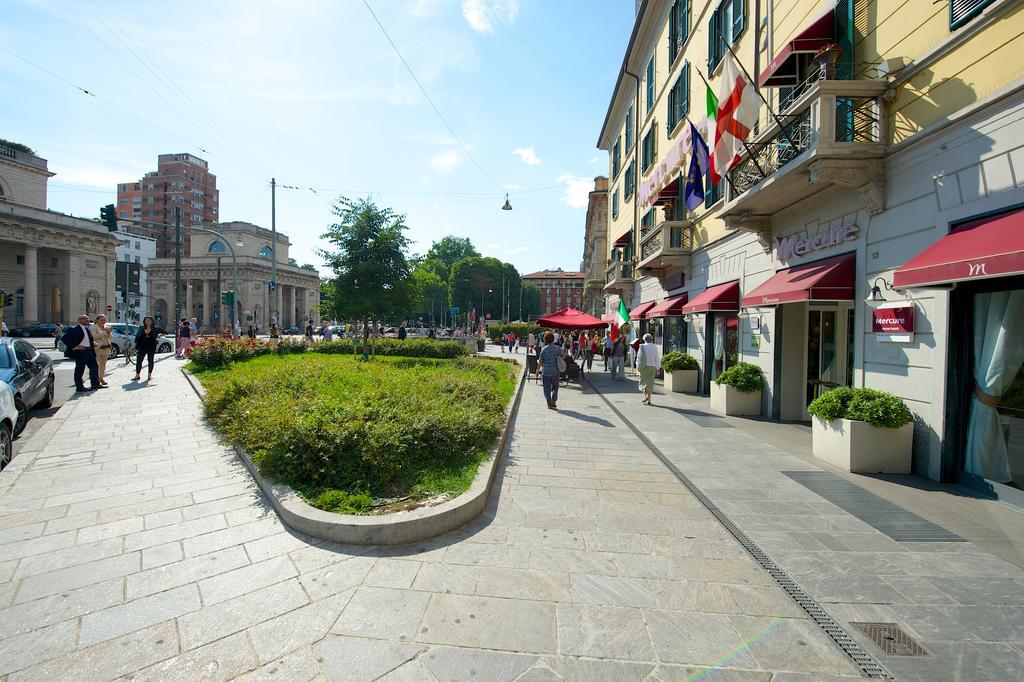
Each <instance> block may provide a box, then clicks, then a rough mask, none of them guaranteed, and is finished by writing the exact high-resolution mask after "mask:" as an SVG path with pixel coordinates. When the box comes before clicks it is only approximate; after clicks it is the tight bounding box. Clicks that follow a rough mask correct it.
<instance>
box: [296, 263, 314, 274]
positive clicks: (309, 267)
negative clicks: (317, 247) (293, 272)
mask: <svg viewBox="0 0 1024 682" xmlns="http://www.w3.org/2000/svg"><path fill="white" fill-rule="evenodd" d="M299 267H300V268H302V269H303V270H309V271H310V272H316V271H317V269H316V266H315V265H313V264H312V263H303V264H302V265H300V266H299Z"/></svg>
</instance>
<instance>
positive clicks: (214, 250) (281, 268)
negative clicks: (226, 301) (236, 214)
mask: <svg viewBox="0 0 1024 682" xmlns="http://www.w3.org/2000/svg"><path fill="white" fill-rule="evenodd" d="M210 228H211V229H214V230H216V231H217V232H220V233H221V234H223V235H224V237H225V238H226V239H227V240H229V241H230V245H228V244H225V243H224V241H222V240H221V239H220V238H219V237H217V236H215V235H212V234H207V233H203V232H195V233H194V234H192V254H191V255H189V256H183V257H182V259H181V294H180V298H181V307H182V312H181V316H182V317H189V318H192V317H194V318H196V319H197V320H199V322H200V323H201V324H202V325H203V327H205V328H206V329H223V328H224V326H225V325H227V324H228V321H229V319H230V308H228V309H225V308H224V306H222V305H221V295H222V294H223V292H225V291H228V290H230V289H231V288H232V281H231V280H232V274H231V249H234V251H235V256H236V258H237V259H238V292H237V295H236V296H235V302H236V304H237V306H238V319H239V321H240V322H241V323H242V326H243V327H245V326H247V325H248V324H249V323H252V324H256V325H259V328H260V330H264V329H267V328H268V327H269V326H270V322H271V320H272V318H276V320H277V321H278V322H280V324H282V325H283V326H286V327H287V326H291V325H296V326H300V327H301V326H302V325H304V324H305V322H306V321H307V320H314V321H316V320H319V311H318V309H319V307H320V276H319V274H318V273H317V272H316V271H314V270H306V269H304V268H299V267H295V266H294V265H289V264H288V247H289V246H291V244H290V243H289V242H288V237H287V236H286V235H284V234H281V233H280V232H278V233H277V295H276V296H274V295H273V294H272V293H271V292H270V288H269V286H268V285H269V283H270V273H271V261H270V259H271V255H272V253H273V250H272V249H271V232H270V230H268V229H266V228H263V227H260V226H258V225H253V224H252V223H245V222H229V223H221V224H219V225H211V226H210ZM239 243H241V245H239ZM172 253H173V252H172ZM146 271H147V273H148V275H149V291H150V298H151V308H150V311H151V313H150V314H152V315H153V317H154V318H156V319H157V321H158V322H159V323H160V324H161V325H162V326H164V327H165V328H166V327H167V325H168V324H169V321H170V320H171V319H172V318H173V315H174V258H173V257H171V258H162V257H161V258H154V259H152V260H150V261H149V265H148V267H147V268H146Z"/></svg>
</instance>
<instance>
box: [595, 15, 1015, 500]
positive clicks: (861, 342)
mask: <svg viewBox="0 0 1024 682" xmlns="http://www.w3.org/2000/svg"><path fill="white" fill-rule="evenodd" d="M1022 48H1024V2H1020V1H1019V0H1016V1H1008V0H1002V1H1000V0H988V1H985V0H980V1H978V0H953V1H951V2H950V1H947V2H939V3H933V2H931V1H930V0H928V1H925V0H910V1H909V2H886V1H870V2H869V1H866V0H865V1H861V0H839V1H838V2H836V1H835V0H832V1H822V0H784V1H783V0H774V1H773V0H762V1H759V0H715V1H712V2H703V1H701V0H690V2H687V1H686V0H675V1H673V0H646V1H645V2H642V3H640V4H639V6H638V9H637V14H636V20H635V23H634V25H633V27H632V32H631V34H630V37H629V43H628V46H627V49H626V53H625V55H624V58H623V62H622V67H621V69H620V73H619V77H618V80H617V82H616V85H615V88H614V90H613V91H612V92H611V93H610V95H611V96H610V101H609V105H608V109H607V113H606V116H605V120H604V123H603V125H602V129H601V131H600V134H599V139H598V145H597V146H598V147H599V148H600V149H602V150H605V151H607V152H608V154H609V176H608V177H609V222H608V240H607V242H608V245H609V246H608V258H607V262H606V272H605V286H604V292H605V303H606V310H607V311H609V312H610V311H613V310H615V309H616V308H617V306H618V302H619V300H620V299H621V300H623V301H624V302H625V303H626V306H627V307H628V308H629V309H630V310H631V311H632V313H633V317H634V319H635V320H636V322H637V326H638V327H639V328H640V329H641V330H643V331H650V332H651V333H653V334H654V335H655V336H656V337H657V338H658V341H659V342H660V343H661V345H662V347H663V349H664V350H665V351H670V350H681V351H685V352H689V353H691V354H692V355H694V356H695V357H696V358H697V359H698V361H699V362H700V364H701V367H702V370H701V380H700V385H701V390H702V392H704V393H707V392H709V391H710V387H711V382H712V380H713V379H714V378H715V377H716V376H717V374H719V373H720V372H722V371H724V370H725V369H726V368H728V366H729V365H731V364H735V363H737V362H751V363H754V364H756V365H758V366H759V367H760V368H761V370H762V372H763V374H764V377H765V390H764V391H763V392H762V406H761V407H762V409H761V414H762V415H764V416H766V417H770V418H776V419H783V420H796V421H808V422H809V421H810V416H809V415H808V413H807V405H808V404H809V403H810V402H811V401H812V400H813V399H814V398H815V397H817V396H818V395H821V393H822V392H824V391H827V390H830V389H831V388H834V387H836V386H844V385H848V386H867V387H872V388H878V389H881V390H886V391H890V392H892V393H895V394H896V395H898V396H900V397H901V398H903V399H904V401H905V402H906V403H907V405H908V406H909V407H910V408H911V410H912V411H913V412H914V414H915V418H916V422H917V428H916V430H915V435H914V445H913V470H914V471H915V472H918V473H921V474H924V475H926V476H928V477H930V478H933V479H937V480H947V479H957V480H963V481H966V482H975V483H979V484H980V485H992V484H993V483H995V484H1000V485H1005V486H1008V488H1006V491H1007V494H1008V495H1009V496H1010V497H1013V496H1014V495H1015V494H1016V493H1018V492H1020V489H1021V488H1024V445H1018V443H1024V440H1022V439H1019V438H1018V436H1013V437H1012V438H1011V437H1010V436H1009V435H1007V436H1006V438H1005V439H1004V441H1005V442H1004V443H1003V445H1002V446H1000V448H1001V449H1000V452H1002V451H1003V450H1005V451H1006V455H1005V459H1007V462H1008V463H1007V466H1003V467H996V468H992V467H988V466H987V465H985V466H982V465H978V464H977V463H972V462H971V461H970V459H971V455H970V449H971V447H973V446H972V445H971V442H970V441H971V438H973V437H974V436H972V435H970V434H969V433H968V432H971V433H974V430H975V429H974V426H972V425H971V420H976V419H978V418H979V417H978V415H979V414H981V412H982V408H980V407H978V406H977V405H975V404H974V403H972V400H973V399H972V398H971V397H970V395H969V394H970V390H964V389H963V388H962V385H963V384H964V383H965V382H964V380H963V379H964V377H963V374H964V373H967V374H968V375H970V373H971V371H972V370H971V367H972V366H973V367H978V366H980V365H979V363H982V364H984V363H983V361H982V360H979V359H978V358H981V357H982V350H981V346H982V345H984V344H981V342H978V343H979V344H981V345H979V346H978V347H974V346H972V343H973V342H971V343H969V342H963V341H961V339H962V338H963V337H964V336H971V334H970V329H967V328H964V326H963V325H965V324H968V325H969V324H971V320H976V321H977V320H981V319H982V318H983V317H984V316H985V315H986V314H989V313H988V312H986V309H985V305H986V303H985V301H987V300H988V299H986V298H984V297H985V296H989V295H998V296H1002V295H1003V293H997V292H1004V293H1005V292H1011V293H1012V292H1015V291H1018V290H1022V294H1021V296H1022V298H1021V302H1020V305H1021V306H1022V307H1021V310H1020V311H1019V312H1020V314H1021V316H1024V284H1022V281H1024V280H1022V279H1018V278H1019V277H1024V269H1022V271H1021V272H1017V271H1016V270H1014V269H1012V268H1011V269H1009V270H1006V271H1005V272H1001V273H1000V274H999V275H998V276H992V275H991V273H989V274H988V275H985V274H984V272H983V271H984V270H985V268H984V267H983V266H982V267H981V272H983V274H982V275H980V276H978V277H975V275H974V274H970V275H964V276H963V277H962V278H960V279H957V278H956V277H954V278H953V279H948V278H947V280H943V281H942V282H939V283H936V282H932V281H930V280H929V281H928V282H925V284H924V285H921V286H917V285H905V286H900V282H905V283H906V282H914V283H916V282H918V281H923V280H920V278H917V279H915V277H912V276H909V275H907V274H906V268H907V265H908V263H917V262H918V261H917V260H915V259H916V258H917V257H918V256H919V255H921V254H922V252H925V251H927V250H928V249H930V248H932V247H936V245H937V244H939V242H942V240H944V239H945V238H946V237H947V236H950V235H953V234H957V235H958V236H957V239H961V238H965V237H964V235H965V234H966V232H967V230H969V229H970V230H973V231H972V232H971V235H975V237H976V238H973V242H975V246H974V247H971V248H975V249H981V250H982V251H984V248H983V247H982V246H981V245H980V242H981V241H983V240H982V239H981V238H980V237H977V235H981V234H982V233H983V232H985V231H986V230H996V229H1004V230H1005V229H1010V228H991V227H984V228H983V229H975V227H976V225H978V224H980V223H984V222H985V221H989V220H994V219H995V218H994V217H998V218H999V219H1000V220H1002V221H1003V222H1004V223H1007V224H1013V225H1016V224H1018V223H1017V222H1015V221H1017V220H1018V218H1017V217H1015V216H1016V213H1017V212H1018V211H1019V210H1020V208H1021V207H1022V206H1024V144H1022V142H1021V141H1022V140H1024V88H1022V84H1024V62H1022V60H1021V59H1020V58H1019V55H1020V54H1024V52H1022ZM729 52H731V53H732V54H733V55H735V59H736V60H737V62H738V63H739V64H740V65H741V67H742V68H743V70H744V71H745V72H746V73H747V74H748V77H749V78H750V80H751V81H752V82H754V83H755V84H756V86H757V90H758V93H759V94H760V96H761V97H763V99H764V100H765V102H767V104H761V107H760V115H759V118H758V121H757V124H756V125H755V126H754V128H753V130H752V132H751V134H750V136H749V137H748V139H747V142H746V145H745V149H744V150H743V152H742V153H741V155H740V161H739V162H738V164H737V165H735V166H734V167H733V168H732V170H730V172H729V173H727V174H726V177H725V178H724V179H723V181H722V182H721V183H719V185H718V186H717V187H711V186H707V187H706V188H705V189H706V195H707V196H706V199H705V201H704V203H703V204H702V205H700V206H699V207H698V208H697V209H696V210H694V211H689V210H687V209H686V208H685V206H684V205H683V188H684V187H685V174H686V170H687V166H688V163H689V160H690V139H689V137H690V135H689V130H690V127H689V125H688V122H692V123H693V124H694V125H695V126H696V127H697V129H698V130H699V131H700V132H701V134H706V130H707V126H706V116H707V108H706V86H705V81H706V82H708V83H710V87H711V89H712V91H713V92H714V93H715V94H716V95H717V94H719V92H720V90H721V84H720V82H719V81H720V72H721V69H722V67H721V64H722V60H723V59H724V57H725V55H726V54H727V53H729ZM708 145H709V147H712V146H713V141H712V140H708ZM1021 215H1022V216H1024V213H1022V214H1021ZM1007 216H1009V217H1008V218H1007ZM1019 225H1020V227H1021V230H1022V231H1024V217H1021V218H1020V222H1019ZM1002 236H1003V237H1006V236H1007V233H1002ZM968 241H970V240H968ZM990 241H992V240H991V239H990ZM994 241H1003V242H1005V239H998V238H996V239H994ZM936 248H937V249H938V250H939V251H942V250H943V248H945V247H943V246H942V245H939V246H938V247H936ZM946 250H947V251H948V250H949V249H946ZM967 250H968V251H970V249H967ZM933 255H934V254H933ZM981 255H985V254H981ZM990 255H991V254H990ZM1003 255H1005V254H1003ZM1021 258H1022V259H1024V254H1022V255H1021ZM926 260H927V258H926ZM947 265H948V264H947ZM949 267H952V266H949ZM947 269H949V268H947ZM992 269H999V268H997V267H996V266H995V265H990V266H989V270H990V271H991V270H992ZM1004 270H1005V268H1004ZM808 273H810V274H808ZM812 280H813V282H815V283H816V284H814V285H812V284H799V283H800V282H805V283H806V282H809V281H812ZM961 280H962V281H961ZM982 280H983V281H982ZM894 285H895V286H894ZM876 286H877V287H878V288H879V291H880V297H881V298H887V299H888V302H887V303H885V304H884V305H885V306H895V305H897V304H899V305H902V306H904V307H906V308H907V309H910V310H912V311H913V313H914V316H913V317H914V321H915V324H914V325H913V326H914V328H913V331H912V332H911V333H908V334H899V335H893V334H883V333H880V332H879V330H878V326H877V321H878V320H877V318H878V317H879V316H878V315H877V314H876V313H875V312H874V311H875V310H876V309H875V308H873V307H872V306H870V305H868V304H867V303H865V298H867V297H868V294H869V293H870V292H871V291H872V289H873V288H874V287H876ZM787 287H788V288H787ZM800 287H803V288H802V289H801V288H800ZM890 287H893V288H892V289H890ZM1013 296H1016V294H1013ZM1014 300H1016V299H1015V298H1014ZM876 302H877V301H876ZM1016 305H1017V303H1013V304H1012V305H1011V306H1010V308H1011V309H1013V310H1016V308H1014V307H1013V306H1016ZM993 314H994V313H993ZM986 357H988V356H986ZM984 362H992V360H991V358H988V359H986V360H984ZM1004 369H1005V370H1006V371H1005V372H1004V373H1008V374H1012V375H1013V376H1016V373H1017V371H1018V370H1019V369H1020V368H1017V367H1015V366H1014V362H1010V364H1009V365H1008V366H1007V367H1006V368H1004ZM977 372H978V373H979V377H976V380H977V381H978V382H980V383H984V378H983V377H981V375H982V374H983V372H982V370H980V369H979V370H977ZM968 378H970V377H968ZM1020 381H1021V382H1024V373H1022V374H1021V378H1020ZM1010 384H1013V381H1011V382H1010ZM966 385H967V386H968V388H969V387H970V385H971V382H970V381H967V382H966ZM1013 385H1016V384H1013ZM1002 388H1005V390H1007V391H1010V392H1011V393H1014V392H1015V391H1016V389H1013V390H1011V389H1010V388H1008V387H1002ZM1002 388H1001V389H1000V390H1002ZM1020 388H1021V389H1022V391H1024V383H1021V386H1020ZM992 390H995V389H992ZM983 393H984V394H985V395H991V394H989V393H985V392H984V391H983ZM1008 395H1009V394H1008ZM989 402H991V404H992V405H998V404H999V400H998V399H993V400H992V401H989ZM1020 407H1021V408H1022V409H1021V412H1020V414H1019V415H1018V414H1017V413H1015V412H1012V409H1015V408H1012V409H1011V408H1010V407H1005V409H1004V406H1002V405H1000V406H998V407H993V408H992V409H995V410H997V411H998V413H999V420H1001V421H1000V423H1001V424H1002V429H1003V431H1004V432H1005V433H1007V434H1010V433H1024V428H1021V427H1020V426H1018V424H1021V425H1024V421H1021V422H1018V421H1017V419H1018V417H1021V418H1024V405H1021V406H1020ZM989 417H992V415H989ZM990 421H992V420H991V419H990ZM993 423H995V422H993ZM1014 491H1016V492H1014ZM1021 501H1022V502H1024V496H1021Z"/></svg>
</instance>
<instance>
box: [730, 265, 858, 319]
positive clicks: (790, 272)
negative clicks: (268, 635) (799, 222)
mask: <svg viewBox="0 0 1024 682" xmlns="http://www.w3.org/2000/svg"><path fill="white" fill-rule="evenodd" d="M855 258H856V257H855V256H854V254H852V253H846V254H843V255H842V256H836V257H835V258H828V259H826V260H819V261H815V262H814V263H804V264H803V265H797V266H796V267H793V268H786V269H785V270H779V271H778V272H776V273H775V274H774V275H772V276H771V278H770V279H769V280H768V281H767V282H765V283H764V284H762V285H761V286H759V287H757V288H756V289H754V290H753V291H751V292H750V293H749V294H747V295H746V296H744V297H743V307H744V308H746V307H748V306H753V307H757V306H761V305H778V304H780V303H793V302H795V301H852V300H853V294H854V284H853V280H854V275H855V272H856V270H855V266H856V260H855Z"/></svg>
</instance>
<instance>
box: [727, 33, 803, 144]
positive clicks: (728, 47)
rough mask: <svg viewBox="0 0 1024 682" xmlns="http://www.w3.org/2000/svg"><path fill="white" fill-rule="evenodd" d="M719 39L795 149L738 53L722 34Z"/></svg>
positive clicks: (791, 139)
mask: <svg viewBox="0 0 1024 682" xmlns="http://www.w3.org/2000/svg"><path fill="white" fill-rule="evenodd" d="M718 39H719V40H721V41H722V44H723V45H725V49H727V50H729V54H731V55H732V58H733V59H735V60H736V63H737V64H739V65H740V68H741V69H743V75H744V76H746V77H747V80H748V81H750V82H751V83H753V85H754V92H756V93H757V96H758V97H760V98H761V101H762V102H764V107H765V109H767V110H768V113H769V114H771V115H772V118H773V119H775V124H776V125H778V126H779V131H780V132H781V133H782V134H783V135H784V136H785V137H786V142H789V143H790V144H791V145H793V148H794V149H795V148H796V142H794V141H793V138H791V137H790V136H789V133H788V132H786V126H784V125H782V119H780V118H779V115H778V114H776V113H775V112H774V111H773V110H772V107H771V105H770V104H768V100H766V99H765V98H764V95H762V94H761V88H760V87H759V85H758V82H757V81H755V80H754V79H753V78H751V76H750V74H749V73H748V72H747V67H745V66H743V62H741V61H740V58H739V57H737V56H736V53H735V52H733V49H732V46H731V45H730V44H729V43H728V42H726V40H725V37H724V36H723V35H722V34H721V33H719V34H718Z"/></svg>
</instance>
